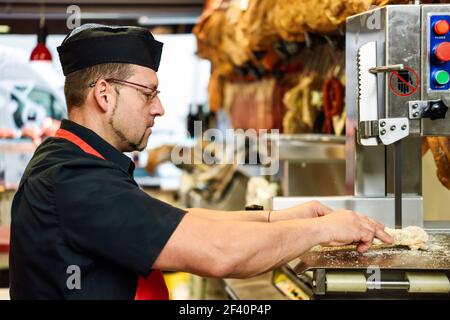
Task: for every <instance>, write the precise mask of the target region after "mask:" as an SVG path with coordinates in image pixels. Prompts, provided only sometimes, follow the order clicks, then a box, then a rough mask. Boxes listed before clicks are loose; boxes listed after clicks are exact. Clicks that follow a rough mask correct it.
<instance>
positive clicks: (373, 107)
mask: <svg viewBox="0 0 450 320" xmlns="http://www.w3.org/2000/svg"><path fill="white" fill-rule="evenodd" d="M356 60H357V62H356V63H357V69H358V120H359V122H361V121H370V120H378V92H377V76H376V74H373V73H371V72H370V71H369V70H370V69H372V68H375V67H376V66H377V44H376V42H375V41H372V42H368V43H366V44H364V45H362V46H361V47H360V48H359V50H358V53H357V58H356ZM360 143H361V144H362V145H378V140H377V138H376V137H372V138H365V139H363V138H361V139H360Z"/></svg>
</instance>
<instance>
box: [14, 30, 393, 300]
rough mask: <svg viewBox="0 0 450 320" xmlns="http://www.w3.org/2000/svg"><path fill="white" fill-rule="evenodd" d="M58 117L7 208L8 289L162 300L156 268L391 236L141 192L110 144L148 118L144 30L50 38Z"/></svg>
mask: <svg viewBox="0 0 450 320" xmlns="http://www.w3.org/2000/svg"><path fill="white" fill-rule="evenodd" d="M58 51H59V54H60V60H61V64H62V67H63V71H64V74H65V76H66V82H65V88H64V90H65V96H66V102H67V108H68V114H69V120H64V121H63V122H62V124H61V128H60V129H59V130H58V132H57V134H56V137H54V138H48V139H47V140H45V141H44V142H43V143H42V144H41V145H40V146H39V148H38V149H37V150H36V152H35V154H34V156H33V158H32V160H31V161H30V163H29V165H28V166H27V169H26V171H25V173H24V176H23V178H22V181H21V184H20V187H19V190H18V192H17V194H16V196H15V199H14V202H13V207H12V224H11V255H10V277H11V289H10V291H11V297H12V298H13V299H88V298H94V299H133V298H150V299H166V298H167V288H166V287H165V284H164V280H163V278H162V276H161V272H160V271H159V270H170V271H185V272H191V273H195V274H198V275H201V276H206V277H235V278H244V277H251V276H255V275H257V274H260V273H263V272H266V271H269V270H271V269H273V268H275V267H277V266H280V265H282V264H284V263H286V262H288V261H290V260H292V259H294V258H296V257H297V256H299V255H300V254H302V253H303V252H305V251H306V250H308V249H309V248H311V247H312V246H314V245H317V244H329V245H342V244H348V243H353V242H359V245H358V250H359V251H361V252H363V251H365V250H367V249H368V248H369V247H370V246H371V244H372V240H373V238H374V237H377V238H379V239H381V240H383V241H385V242H392V238H391V237H390V236H389V235H388V234H386V233H385V232H384V226H383V225H381V224H379V223H377V222H375V221H373V220H371V219H369V218H367V217H364V216H362V215H360V214H357V213H354V212H350V211H347V210H340V211H337V212H332V210H331V209H329V208H327V207H325V206H323V205H321V204H320V203H316V202H311V203H307V204H305V205H301V206H298V207H295V208H291V209H288V210H281V211H274V212H270V211H269V212H268V211H264V212H260V213H259V214H255V213H254V212H245V211H243V212H220V211H214V210H203V209H187V210H181V209H177V208H174V207H172V206H170V205H168V204H165V203H163V202H161V201H158V200H156V199H153V198H152V197H150V196H148V195H147V194H146V193H144V192H143V191H141V190H140V189H139V187H138V185H137V184H136V182H135V181H134V179H133V170H134V165H133V163H132V162H131V161H130V159H129V158H128V157H127V156H125V155H123V153H122V152H129V151H134V150H143V149H144V148H145V146H146V145H147V141H148V139H149V136H150V134H151V130H152V129H151V128H152V126H153V125H154V121H155V118H156V117H159V116H162V115H163V114H164V109H163V107H162V106H161V103H160V100H159V99H158V95H157V94H158V90H157V87H158V78H157V75H156V71H158V66H159V61H160V55H161V51H162V44H161V43H160V42H158V41H156V40H155V39H154V38H153V36H152V35H151V34H150V33H149V32H148V31H147V30H145V29H141V28H135V27H109V26H103V25H84V26H81V27H80V28H78V29H75V30H74V31H72V32H71V33H70V34H69V35H68V36H67V37H66V39H65V40H64V41H63V43H62V45H61V46H60V47H59V48H58Z"/></svg>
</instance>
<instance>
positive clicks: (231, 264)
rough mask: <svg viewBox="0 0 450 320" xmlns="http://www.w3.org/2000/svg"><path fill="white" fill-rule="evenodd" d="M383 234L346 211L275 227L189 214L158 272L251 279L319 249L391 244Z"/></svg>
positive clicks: (378, 227) (377, 226)
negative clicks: (375, 241)
mask: <svg viewBox="0 0 450 320" xmlns="http://www.w3.org/2000/svg"><path fill="white" fill-rule="evenodd" d="M383 229H384V226H382V225H380V224H378V223H376V222H374V221H372V220H370V219H368V218H367V217H363V216H361V215H359V214H357V213H354V212H350V211H346V210H343V211H342V212H337V213H333V214H330V215H326V216H323V217H319V218H315V219H294V220H290V221H281V222H276V223H261V222H248V221H230V220H222V221H217V220H211V219H203V218H201V217H198V216H195V215H192V214H187V215H186V216H185V217H184V218H183V220H182V221H181V222H180V224H179V225H178V227H177V229H176V230H175V232H174V233H173V234H172V236H171V237H170V239H169V241H168V242H167V244H166V246H165V247H164V249H163V250H162V252H161V253H160V255H159V256H158V258H157V260H156V262H155V263H154V265H153V268H155V269H160V270H171V271H185V272H190V273H194V274H198V275H201V276H208V277H219V278H245V277H251V276H255V275H258V274H261V273H264V272H267V271H269V270H271V269H273V268H275V267H277V266H280V265H283V264H285V263H287V262H289V261H291V260H293V259H294V258H296V257H298V256H300V255H301V254H302V253H304V252H305V251H307V250H308V249H310V248H311V247H312V246H314V245H317V244H325V243H328V244H330V245H342V244H348V243H353V242H360V245H359V247H358V249H359V250H360V251H365V250H367V249H368V248H369V247H370V245H371V243H372V240H373V238H374V237H375V236H376V237H378V238H379V239H380V240H382V241H385V242H389V243H390V242H392V238H391V237H390V236H389V235H387V234H386V233H385V232H384V231H383Z"/></svg>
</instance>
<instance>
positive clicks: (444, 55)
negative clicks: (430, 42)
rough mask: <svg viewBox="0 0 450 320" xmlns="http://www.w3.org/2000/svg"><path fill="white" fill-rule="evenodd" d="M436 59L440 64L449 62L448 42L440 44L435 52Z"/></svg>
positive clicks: (449, 48)
mask: <svg viewBox="0 0 450 320" xmlns="http://www.w3.org/2000/svg"><path fill="white" fill-rule="evenodd" d="M434 53H435V55H436V58H438V59H439V60H440V61H442V62H448V61H450V42H448V41H447V42H442V43H440V44H439V45H438V46H437V47H436V49H435V51H434Z"/></svg>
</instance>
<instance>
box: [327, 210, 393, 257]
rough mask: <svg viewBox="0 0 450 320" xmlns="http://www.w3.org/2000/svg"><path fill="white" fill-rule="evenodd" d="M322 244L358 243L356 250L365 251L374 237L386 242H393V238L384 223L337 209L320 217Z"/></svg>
mask: <svg viewBox="0 0 450 320" xmlns="http://www.w3.org/2000/svg"><path fill="white" fill-rule="evenodd" d="M319 220H320V223H321V224H322V231H323V235H324V237H325V239H326V240H325V242H324V244H327V245H331V246H342V245H346V244H352V243H355V242H356V243H358V247H357V249H358V251H359V252H365V251H367V250H368V249H369V248H370V247H371V246H372V242H373V239H374V238H378V239H380V240H381V241H383V242H386V243H389V244H391V243H393V241H394V239H393V238H392V237H391V236H390V235H389V234H388V233H386V232H385V231H384V225H383V224H381V223H379V222H376V221H374V220H372V219H370V218H369V217H366V216H363V215H362V214H359V213H356V212H353V211H349V210H345V209H342V210H339V211H336V212H333V213H331V214H328V215H326V216H324V217H321V218H320V219H319Z"/></svg>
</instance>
